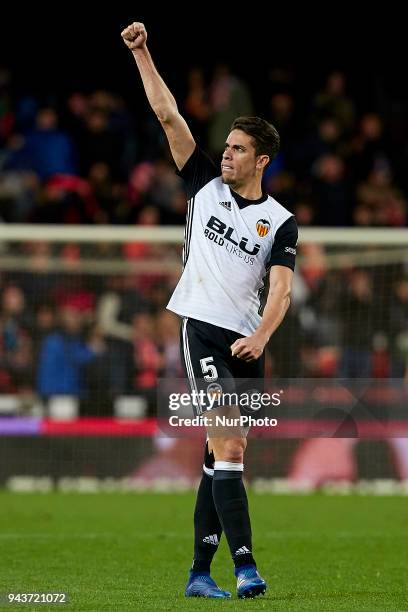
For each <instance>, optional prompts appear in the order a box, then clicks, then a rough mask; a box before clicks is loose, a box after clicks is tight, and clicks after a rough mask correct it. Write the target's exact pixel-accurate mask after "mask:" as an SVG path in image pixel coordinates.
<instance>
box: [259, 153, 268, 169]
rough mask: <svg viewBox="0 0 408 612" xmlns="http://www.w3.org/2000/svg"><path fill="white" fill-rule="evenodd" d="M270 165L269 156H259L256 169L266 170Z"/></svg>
mask: <svg viewBox="0 0 408 612" xmlns="http://www.w3.org/2000/svg"><path fill="white" fill-rule="evenodd" d="M268 163H269V155H258V159H257V160H256V167H257V168H258V170H264V168H265V167H266V166H267V164H268Z"/></svg>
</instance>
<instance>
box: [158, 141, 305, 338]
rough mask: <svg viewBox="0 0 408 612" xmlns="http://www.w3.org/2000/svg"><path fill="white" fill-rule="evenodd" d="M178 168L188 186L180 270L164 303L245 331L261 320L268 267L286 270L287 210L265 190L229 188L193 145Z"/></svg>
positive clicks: (291, 227)
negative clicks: (257, 194)
mask: <svg viewBox="0 0 408 612" xmlns="http://www.w3.org/2000/svg"><path fill="white" fill-rule="evenodd" d="M179 174H180V176H181V177H182V178H183V179H184V180H185V182H186V185H187V189H188V192H189V193H188V195H189V206H188V212H187V222H186V228H185V236H184V250H183V264H184V269H183V273H182V276H181V278H180V280H179V283H178V285H177V287H176V289H175V290H174V292H173V295H172V297H171V299H170V302H169V304H168V306H167V308H168V309H169V310H172V311H173V312H175V313H177V314H178V315H180V316H182V317H189V318H193V319H197V320H199V321H205V322H207V323H211V324H213V325H217V326H219V327H223V328H225V329H229V330H233V331H236V332H238V333H240V334H242V335H243V336H248V335H250V334H252V333H253V332H254V331H255V330H256V328H257V327H258V325H259V323H260V321H261V314H262V309H263V306H264V303H265V301H266V297H267V291H268V285H267V276H268V272H269V269H270V267H271V266H272V265H284V266H288V267H290V268H291V269H294V260H295V254H296V242H297V228H296V222H295V220H294V217H293V215H292V213H290V212H289V211H288V210H286V208H284V207H283V206H281V205H280V204H279V203H278V202H277V201H276V200H275V199H274V198H272V197H271V196H268V195H266V194H265V195H263V197H262V198H260V199H259V200H256V201H253V200H247V199H245V198H242V197H241V196H239V195H238V194H236V193H235V192H233V191H232V190H231V188H230V187H229V186H228V185H226V184H224V183H223V182H222V179H221V177H220V176H216V175H217V171H216V168H215V166H214V164H213V163H212V162H211V160H210V159H209V158H208V157H207V156H206V155H205V154H204V153H203V152H202V151H201V150H200V149H199V148H198V147H196V149H195V151H194V153H193V154H192V156H191V157H190V159H189V160H188V162H187V163H186V165H185V166H184V168H183V169H182V170H181V172H180V173H179Z"/></svg>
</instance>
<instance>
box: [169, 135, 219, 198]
mask: <svg viewBox="0 0 408 612" xmlns="http://www.w3.org/2000/svg"><path fill="white" fill-rule="evenodd" d="M176 173H177V174H178V175H179V176H180V177H181V178H182V179H183V181H184V184H185V186H186V191H187V197H188V199H190V198H192V197H194V196H195V195H196V194H197V193H198V192H199V191H200V189H202V188H203V187H204V186H205V185H206V184H207V183H209V182H210V181H212V180H213V179H214V178H216V177H217V176H218V175H219V172H217V167H216V165H215V164H214V162H213V160H212V159H211V158H210V157H209V156H208V155H207V153H205V152H204V151H202V150H201V149H200V148H199V147H197V146H196V148H195V149H194V151H193V153H192V154H191V156H190V157H189V158H188V160H187V161H186V163H185V164H184V166H183V167H182V169H181V170H177V171H176Z"/></svg>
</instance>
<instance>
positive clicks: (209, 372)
mask: <svg viewBox="0 0 408 612" xmlns="http://www.w3.org/2000/svg"><path fill="white" fill-rule="evenodd" d="M213 361H214V357H204V359H200V365H201V370H202V372H203V374H204V380H205V381H206V382H214V380H217V378H218V372H217V368H216V367H215V365H214V364H212V362H213ZM211 364H212V365H211Z"/></svg>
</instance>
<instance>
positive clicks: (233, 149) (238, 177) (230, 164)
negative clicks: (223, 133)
mask: <svg viewBox="0 0 408 612" xmlns="http://www.w3.org/2000/svg"><path fill="white" fill-rule="evenodd" d="M256 161H257V157H256V155H255V147H254V145H253V139H252V137H251V136H248V134H245V132H242V130H232V132H231V133H230V134H229V136H228V138H227V140H226V143H225V149H224V153H223V156H222V161H221V176H222V181H223V183H226V184H227V185H231V187H234V186H236V187H241V186H242V185H245V184H246V183H247V182H249V181H251V180H253V178H254V177H255V175H256Z"/></svg>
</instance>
